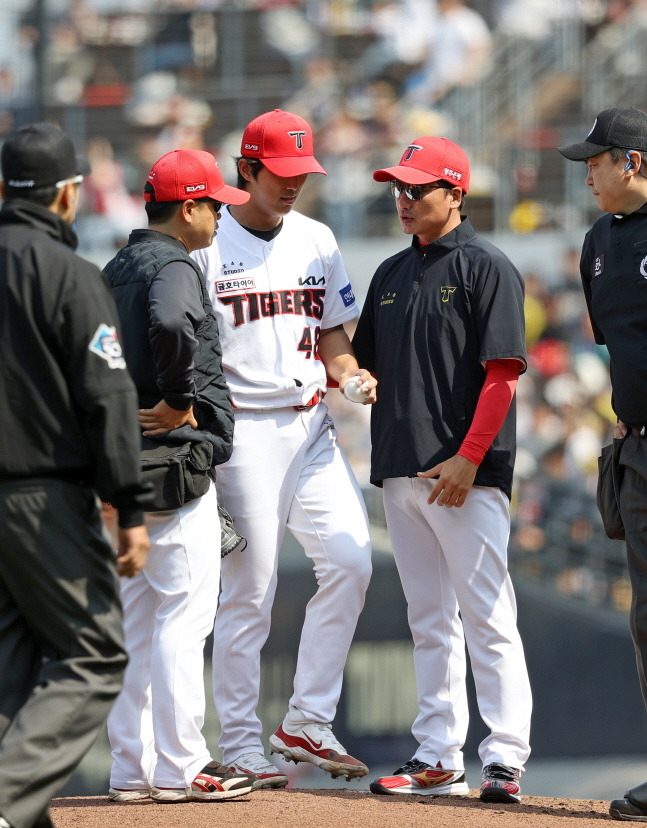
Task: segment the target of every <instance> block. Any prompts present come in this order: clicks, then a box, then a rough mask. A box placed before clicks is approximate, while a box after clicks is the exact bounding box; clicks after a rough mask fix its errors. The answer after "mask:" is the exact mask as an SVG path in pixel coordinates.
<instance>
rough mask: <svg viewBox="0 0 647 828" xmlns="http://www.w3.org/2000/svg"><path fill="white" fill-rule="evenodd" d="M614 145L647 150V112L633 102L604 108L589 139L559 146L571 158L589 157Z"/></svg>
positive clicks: (577, 159)
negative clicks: (632, 104) (631, 104)
mask: <svg viewBox="0 0 647 828" xmlns="http://www.w3.org/2000/svg"><path fill="white" fill-rule="evenodd" d="M611 147H620V148H621V149H627V150H638V151H639V152H647V112H643V111H642V109H636V108H635V107H633V106H623V107H615V108H614V109H604V110H603V111H602V112H600V114H599V115H598V117H597V118H596V119H595V121H594V123H593V126H592V127H591V131H590V132H589V134H588V135H587V136H586V140H585V141H581V142H580V143H579V144H567V145H566V146H564V147H558V150H559V151H560V152H561V154H562V155H563V156H564V158H568V159H569V161H586V159H587V158H593V156H594V155H599V154H600V153H601V152H605V151H606V150H610V149H611Z"/></svg>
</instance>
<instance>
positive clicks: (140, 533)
mask: <svg viewBox="0 0 647 828" xmlns="http://www.w3.org/2000/svg"><path fill="white" fill-rule="evenodd" d="M117 537H118V539H119V546H118V548H117V574H118V575H121V576H122V577H125V578H132V577H133V576H134V575H137V573H138V572H139V570H140V569H141V568H142V567H143V566H144V564H145V563H146V556H147V555H148V549H149V547H150V545H151V543H150V540H149V539H148V531H147V529H146V527H145V526H144V525H142V526H133V527H132V528H130V529H122V528H121V527H119V530H118V533H117Z"/></svg>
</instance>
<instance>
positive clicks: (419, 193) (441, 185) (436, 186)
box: [389, 181, 454, 201]
mask: <svg viewBox="0 0 647 828" xmlns="http://www.w3.org/2000/svg"><path fill="white" fill-rule="evenodd" d="M453 189H454V187H453V185H451V184H448V183H447V182H446V181H434V183H433V184H403V183H402V182H401V181H389V190H390V191H391V195H392V196H393V197H394V198H400V196H401V195H402V193H404V194H405V196H406V197H407V198H408V199H410V200H411V201H420V199H421V198H422V197H423V195H424V194H425V190H453Z"/></svg>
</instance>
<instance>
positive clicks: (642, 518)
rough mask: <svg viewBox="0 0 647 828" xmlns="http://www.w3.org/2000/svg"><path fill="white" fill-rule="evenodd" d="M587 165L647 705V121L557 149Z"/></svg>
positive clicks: (634, 805)
mask: <svg viewBox="0 0 647 828" xmlns="http://www.w3.org/2000/svg"><path fill="white" fill-rule="evenodd" d="M559 151H560V152H561V154H562V155H563V156H564V157H565V158H568V159H569V160H570V161H583V162H584V163H585V164H586V166H587V170H588V172H587V176H586V183H587V185H588V186H589V187H591V189H592V191H593V196H594V197H595V200H596V202H597V205H598V207H599V208H600V210H603V211H604V213H605V215H603V216H601V217H600V218H599V219H598V220H597V221H596V222H595V224H594V225H593V227H592V228H591V230H589V232H588V233H587V234H586V237H585V239H584V245H583V247H582V256H581V260H580V274H581V277H582V286H583V288H584V296H585V299H586V304H587V307H588V310H589V316H590V319H591V324H592V326H593V334H594V336H595V341H596V342H597V343H598V344H599V345H606V346H607V349H608V351H609V357H610V370H611V387H612V398H611V403H612V405H613V410H614V412H615V413H616V415H617V417H618V424H617V425H616V427H615V437H617V438H625V439H624V442H623V444H622V448H621V452H620V466H621V469H622V484H621V487H620V492H619V498H618V499H619V505H620V513H621V515H622V522H623V524H624V528H625V536H626V540H627V562H628V568H629V577H630V580H631V588H632V602H631V612H630V626H631V634H632V637H633V642H634V647H635V651H636V663H637V667H638V677H639V679H640V687H641V690H642V694H643V699H644V700H645V703H646V704H647V439H646V437H645V435H646V434H647V363H646V362H645V352H646V351H647V113H645V112H643V111H642V110H640V109H635V108H634V107H617V108H613V109H605V110H604V111H603V112H600V114H599V115H598V116H597V118H596V119H595V122H594V124H593V126H592V127H591V130H590V132H589V134H588V135H587V137H586V139H585V140H584V141H582V142H580V143H577V144H569V145H568V146H563V147H559ZM610 814H611V816H612V817H613V818H614V819H622V820H631V821H639V822H647V782H644V783H642V784H640V785H637V786H635V787H634V788H630V789H629V790H628V791H626V792H625V795H624V797H623V798H622V799H615V800H613V802H612V803H611V807H610Z"/></svg>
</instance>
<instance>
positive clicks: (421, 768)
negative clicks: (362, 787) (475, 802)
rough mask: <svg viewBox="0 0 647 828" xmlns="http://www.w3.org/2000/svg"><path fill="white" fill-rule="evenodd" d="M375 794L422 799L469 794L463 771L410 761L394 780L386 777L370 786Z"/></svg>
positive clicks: (395, 774) (397, 773) (395, 773)
mask: <svg viewBox="0 0 647 828" xmlns="http://www.w3.org/2000/svg"><path fill="white" fill-rule="evenodd" d="M369 787H370V790H371V793H374V794H421V795H423V796H467V794H468V793H469V792H470V789H469V787H468V786H467V782H466V781H465V771H464V770H448V769H447V768H443V766H442V765H441V764H440V762H438V764H437V765H436V767H435V768H434V767H432V766H431V765H428V764H427V763H426V762H420V761H419V760H418V759H410V760H409V761H408V762H405V764H404V765H403V766H402V767H401V768H398V769H397V770H396V771H395V772H394V774H393V776H383V777H381V779H376V780H375V782H371V784H370V786H369Z"/></svg>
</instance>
